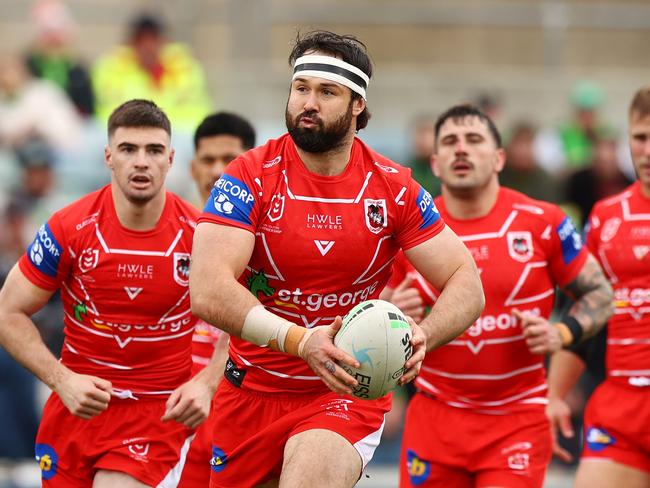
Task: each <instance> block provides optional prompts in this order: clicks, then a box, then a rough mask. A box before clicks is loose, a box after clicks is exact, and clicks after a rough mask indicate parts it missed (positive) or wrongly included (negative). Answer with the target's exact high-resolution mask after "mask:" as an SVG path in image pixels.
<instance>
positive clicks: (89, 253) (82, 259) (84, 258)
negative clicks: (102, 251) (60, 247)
mask: <svg viewBox="0 0 650 488" xmlns="http://www.w3.org/2000/svg"><path fill="white" fill-rule="evenodd" d="M98 261H99V251H98V250H97V249H90V248H88V249H84V250H83V252H82V253H81V255H80V256H79V271H81V272H82V273H87V272H88V271H90V270H91V269H94V268H95V266H97V262H98Z"/></svg>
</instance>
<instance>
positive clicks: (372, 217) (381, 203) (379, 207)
mask: <svg viewBox="0 0 650 488" xmlns="http://www.w3.org/2000/svg"><path fill="white" fill-rule="evenodd" d="M363 208H364V211H365V214H366V226H367V227H368V229H369V230H370V232H372V233H373V234H379V233H380V232H381V230H382V229H383V228H384V227H387V226H388V218H387V213H388V212H387V211H386V200H384V199H381V200H372V199H370V198H364V199H363Z"/></svg>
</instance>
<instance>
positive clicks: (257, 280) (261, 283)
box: [246, 269, 275, 298]
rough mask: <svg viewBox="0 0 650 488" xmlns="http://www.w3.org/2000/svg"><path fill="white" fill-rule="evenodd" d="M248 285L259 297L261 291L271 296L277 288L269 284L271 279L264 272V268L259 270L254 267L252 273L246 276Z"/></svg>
mask: <svg viewBox="0 0 650 488" xmlns="http://www.w3.org/2000/svg"><path fill="white" fill-rule="evenodd" d="M246 286H248V289H249V290H250V291H251V293H252V294H253V295H254V296H255V298H259V296H258V294H259V293H261V294H262V295H264V296H267V297H270V296H271V295H273V293H274V292H275V288H273V287H272V286H270V285H269V279H268V278H267V277H266V275H265V274H264V270H263V269H261V270H259V272H258V271H255V270H254V269H253V270H251V275H250V276H249V277H248V278H246Z"/></svg>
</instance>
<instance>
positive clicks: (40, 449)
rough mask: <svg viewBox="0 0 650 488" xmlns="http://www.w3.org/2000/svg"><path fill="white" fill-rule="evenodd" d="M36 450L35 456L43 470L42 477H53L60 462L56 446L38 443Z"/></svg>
mask: <svg viewBox="0 0 650 488" xmlns="http://www.w3.org/2000/svg"><path fill="white" fill-rule="evenodd" d="M34 451H35V456H34V457H35V458H36V461H37V462H38V467H39V468H40V470H41V478H43V479H44V480H49V479H52V478H53V477H54V476H55V475H56V469H57V466H58V462H59V456H57V454H56V452H55V451H54V448H53V447H52V446H50V445H48V444H36V446H35V449H34Z"/></svg>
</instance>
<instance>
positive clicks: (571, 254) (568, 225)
mask: <svg viewBox="0 0 650 488" xmlns="http://www.w3.org/2000/svg"><path fill="white" fill-rule="evenodd" d="M557 235H558V237H559V238H560V243H561V244H562V258H563V259H564V264H569V263H570V262H571V261H573V260H574V259H575V257H576V256H577V255H578V254H579V253H580V250H581V249H582V239H581V238H580V234H578V231H577V230H576V228H575V226H574V225H573V222H572V221H571V219H570V218H569V217H565V218H564V220H563V221H562V223H561V224H560V225H559V226H558V227H557Z"/></svg>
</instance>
